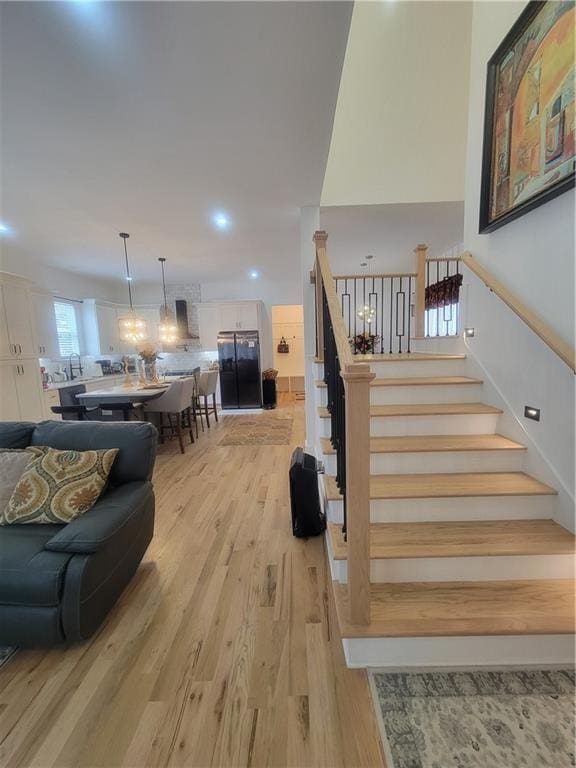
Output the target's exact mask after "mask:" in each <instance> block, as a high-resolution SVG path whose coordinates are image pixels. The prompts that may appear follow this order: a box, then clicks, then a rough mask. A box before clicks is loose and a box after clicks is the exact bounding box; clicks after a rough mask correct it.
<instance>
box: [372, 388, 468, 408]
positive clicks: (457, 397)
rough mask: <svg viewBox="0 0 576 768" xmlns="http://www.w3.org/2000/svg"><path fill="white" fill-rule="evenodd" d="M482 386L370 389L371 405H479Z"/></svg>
mask: <svg viewBox="0 0 576 768" xmlns="http://www.w3.org/2000/svg"><path fill="white" fill-rule="evenodd" d="M481 402H482V384H445V385H436V384H435V385H432V386H422V385H420V384H418V385H417V386H414V387H371V388H370V404H371V405H393V404H394V405H397V404H413V403H481Z"/></svg>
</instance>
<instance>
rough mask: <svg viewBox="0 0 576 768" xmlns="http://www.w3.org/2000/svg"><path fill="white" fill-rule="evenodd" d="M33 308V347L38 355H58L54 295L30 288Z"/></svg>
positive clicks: (58, 346)
mask: <svg viewBox="0 0 576 768" xmlns="http://www.w3.org/2000/svg"><path fill="white" fill-rule="evenodd" d="M30 296H31V299H32V307H33V310H34V347H35V353H36V354H37V355H38V357H60V345H59V344H58V330H57V327H56V313H55V311H54V296H53V295H52V294H51V293H49V292H47V291H39V290H36V289H33V290H32V293H31V294H30Z"/></svg>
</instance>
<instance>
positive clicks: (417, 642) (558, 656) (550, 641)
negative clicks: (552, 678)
mask: <svg viewBox="0 0 576 768" xmlns="http://www.w3.org/2000/svg"><path fill="white" fill-rule="evenodd" d="M342 646H343V648H344V655H345V657H346V664H347V665H348V667H353V668H363V667H379V668H388V669H394V668H400V669H406V668H408V667H448V668H454V667H465V668H467V669H469V668H470V666H471V665H473V666H514V665H518V666H526V665H529V664H534V665H540V664H570V665H571V666H572V664H573V663H574V635H495V636H481V637H477V636H469V637H381V638H380V637H375V638H344V639H343V640H342Z"/></svg>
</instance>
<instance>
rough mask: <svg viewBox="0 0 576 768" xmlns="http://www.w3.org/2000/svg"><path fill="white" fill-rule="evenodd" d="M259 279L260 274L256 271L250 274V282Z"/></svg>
mask: <svg viewBox="0 0 576 768" xmlns="http://www.w3.org/2000/svg"><path fill="white" fill-rule="evenodd" d="M259 277H260V274H259V273H258V272H257V271H256V270H255V269H253V270H252V272H250V280H257V279H258V278H259Z"/></svg>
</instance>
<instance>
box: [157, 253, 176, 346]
mask: <svg viewBox="0 0 576 768" xmlns="http://www.w3.org/2000/svg"><path fill="white" fill-rule="evenodd" d="M158 261H159V262H160V264H161V265H162V291H163V293H164V304H163V305H162V308H161V309H160V325H159V326H158V338H159V339H160V341H161V342H162V344H175V343H176V342H177V341H178V327H177V326H176V324H175V323H174V322H172V319H171V317H170V310H169V309H168V302H167V300H166V278H165V275H164V262H165V261H166V259H164V258H163V257H160V258H159V259H158Z"/></svg>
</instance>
